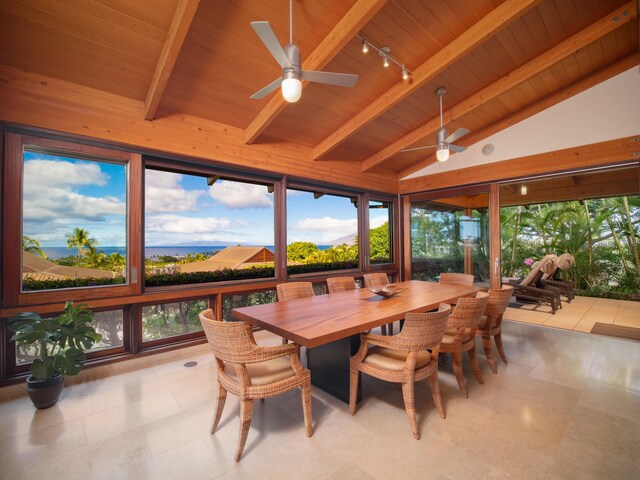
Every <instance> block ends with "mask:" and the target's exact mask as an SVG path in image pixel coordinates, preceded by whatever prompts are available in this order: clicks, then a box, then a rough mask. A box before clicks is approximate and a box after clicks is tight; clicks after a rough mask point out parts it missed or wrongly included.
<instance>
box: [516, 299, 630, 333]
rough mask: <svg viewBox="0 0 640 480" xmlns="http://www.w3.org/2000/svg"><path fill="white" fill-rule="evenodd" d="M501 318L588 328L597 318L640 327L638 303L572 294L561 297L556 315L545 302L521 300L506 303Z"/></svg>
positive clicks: (561, 326) (549, 325)
mask: <svg viewBox="0 0 640 480" xmlns="http://www.w3.org/2000/svg"><path fill="white" fill-rule="evenodd" d="M504 318H505V319H507V320H512V321H514V322H521V323H533V324H536V325H545V326H547V327H556V328H562V329H565V330H575V331H578V332H587V333H588V332H590V331H591V329H592V328H593V326H594V324H595V323H596V322H600V323H610V324H614V325H620V326H624V327H634V328H640V303H639V302H631V301H627V300H615V299H611V298H595V297H575V298H574V299H573V301H572V302H571V303H567V302H566V301H564V300H563V302H562V308H561V309H560V310H558V311H557V312H556V313H555V315H554V314H552V313H551V307H549V306H547V305H536V304H521V306H520V307H519V308H514V307H511V306H510V307H508V308H507V311H506V312H505V314H504Z"/></svg>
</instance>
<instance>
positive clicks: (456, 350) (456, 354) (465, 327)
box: [440, 292, 489, 398]
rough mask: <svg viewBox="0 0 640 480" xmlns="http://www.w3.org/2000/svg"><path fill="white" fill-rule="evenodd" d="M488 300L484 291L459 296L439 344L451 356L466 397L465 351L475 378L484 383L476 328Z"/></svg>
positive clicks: (461, 389) (459, 384) (454, 371)
mask: <svg viewBox="0 0 640 480" xmlns="http://www.w3.org/2000/svg"><path fill="white" fill-rule="evenodd" d="M488 301H489V294H488V293H486V292H478V293H476V296H475V298H468V297H461V298H459V299H458V302H457V304H456V307H455V308H454V310H453V313H452V314H451V316H450V317H449V323H448V326H447V327H448V328H447V330H446V331H445V333H444V337H443V338H442V344H441V345H440V352H442V353H450V354H451V356H452V357H453V373H455V376H456V380H457V381H458V387H459V388H460V391H461V392H462V393H463V395H464V396H465V397H467V398H468V397H469V394H468V393H467V387H466V386H465V384H464V373H463V371H462V354H463V353H464V352H467V354H468V355H469V361H470V362H471V368H472V369H473V373H474V374H475V376H476V379H477V380H478V382H480V383H484V380H483V378H482V372H481V371H480V367H479V365H478V359H477V357H476V328H477V326H478V323H479V322H480V319H481V318H482V313H483V312H484V309H485V307H486V306H487V302H488Z"/></svg>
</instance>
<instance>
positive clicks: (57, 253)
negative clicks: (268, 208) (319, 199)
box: [42, 245, 331, 260]
mask: <svg viewBox="0 0 640 480" xmlns="http://www.w3.org/2000/svg"><path fill="white" fill-rule="evenodd" d="M265 246H266V247H267V248H268V249H269V250H271V251H273V249H274V247H273V245H265ZM330 247H331V245H318V248H319V249H320V250H325V249H327V248H330ZM225 248H227V246H226V245H209V246H169V247H145V249H144V256H145V258H151V257H153V256H158V257H160V256H165V255H169V256H171V257H178V258H180V257H185V256H187V255H188V254H190V253H191V254H194V253H205V252H217V251H220V250H224V249H225ZM42 250H44V252H45V253H46V254H47V257H49V258H51V259H54V260H55V259H56V258H61V257H67V256H69V255H75V254H76V250H75V249H74V250H69V249H68V248H67V247H42ZM98 250H102V251H103V252H104V253H105V255H110V254H112V253H119V254H120V255H125V254H126V249H125V248H124V247H98Z"/></svg>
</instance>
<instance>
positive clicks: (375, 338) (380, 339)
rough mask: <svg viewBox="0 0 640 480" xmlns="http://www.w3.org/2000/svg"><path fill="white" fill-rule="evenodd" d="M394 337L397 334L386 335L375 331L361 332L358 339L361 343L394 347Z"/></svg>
mask: <svg viewBox="0 0 640 480" xmlns="http://www.w3.org/2000/svg"><path fill="white" fill-rule="evenodd" d="M394 337H397V335H392V336H386V335H378V334H376V333H363V334H362V335H361V336H360V340H361V341H362V343H367V344H371V345H376V346H377V347H385V348H394V345H395V344H396V343H397V341H395V338H394Z"/></svg>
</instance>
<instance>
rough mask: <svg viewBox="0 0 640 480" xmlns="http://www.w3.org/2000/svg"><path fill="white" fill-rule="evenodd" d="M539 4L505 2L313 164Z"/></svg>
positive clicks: (368, 111)
mask: <svg viewBox="0 0 640 480" xmlns="http://www.w3.org/2000/svg"><path fill="white" fill-rule="evenodd" d="M536 3H538V0H506V1H505V2H504V3H502V4H501V5H500V6H498V7H497V8H495V9H494V10H492V11H491V12H490V13H489V14H488V15H487V16H485V17H484V18H482V19H481V20H480V21H479V22H478V23H476V24H475V25H473V26H472V27H471V28H469V29H468V30H466V31H465V32H463V33H462V34H460V35H459V36H458V37H456V39H455V40H453V41H452V42H451V43H449V44H448V45H446V46H445V47H444V48H443V49H441V50H440V51H438V53H436V54H435V55H433V56H432V57H431V58H430V59H429V60H427V61H426V62H425V63H423V64H422V65H420V66H419V67H418V68H416V69H415V70H414V71H413V73H412V75H411V82H406V81H400V82H398V83H397V84H396V85H394V86H393V87H391V89H389V90H388V91H387V92H386V93H385V94H383V95H382V96H380V97H379V98H377V99H376V100H374V101H373V102H371V103H370V104H369V105H368V106H367V107H366V108H364V109H363V110H362V111H361V112H360V113H358V114H357V115H355V116H354V117H353V118H351V119H350V120H349V121H348V122H347V123H345V124H344V125H343V126H342V127H340V128H339V129H338V130H336V131H335V132H333V133H332V134H331V135H329V136H328V137H327V138H325V139H324V140H323V141H322V142H320V143H319V144H318V145H317V146H316V147H315V148H314V149H313V158H314V160H318V159H320V158H322V157H323V156H324V155H326V154H327V153H328V152H330V151H331V150H333V149H334V148H335V147H337V146H338V145H339V144H341V143H342V142H344V141H345V140H346V139H347V138H349V137H350V136H351V135H353V134H354V133H356V132H357V131H358V130H360V129H361V128H363V127H364V126H366V125H367V124H368V123H369V122H371V121H373V120H375V119H376V118H377V117H379V116H380V115H382V114H383V113H384V112H386V111H387V110H389V109H390V108H393V107H394V106H395V105H397V104H398V103H400V102H401V101H402V100H404V99H405V98H407V97H408V96H409V95H411V94H412V93H414V92H416V91H417V90H418V89H419V88H420V87H422V86H423V85H424V84H426V83H427V82H428V81H429V80H431V79H433V78H434V77H435V76H436V75H437V74H438V73H440V72H442V71H443V70H444V69H445V68H447V67H448V66H449V65H451V64H452V63H454V62H455V61H456V60H458V59H459V58H460V57H462V56H463V55H464V54H466V53H468V52H469V51H471V50H473V49H474V48H476V47H477V46H478V45H480V44H481V43H482V42H484V41H485V40H486V39H487V38H489V37H490V36H491V35H493V34H494V33H495V32H497V31H498V30H500V29H501V28H503V27H504V26H506V25H508V24H509V23H510V22H511V21H513V20H515V19H516V18H518V17H519V16H520V15H522V14H523V13H525V12H526V11H527V10H529V9H530V8H532V7H533V6H534V5H535V4H536Z"/></svg>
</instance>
